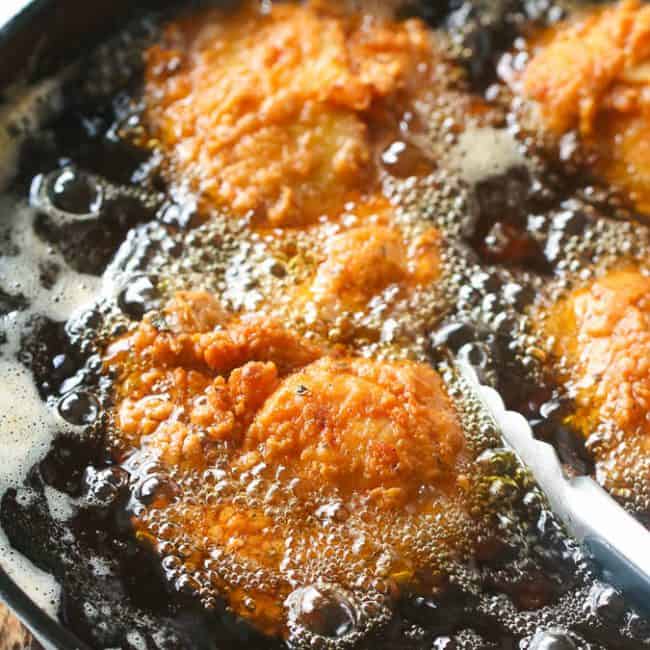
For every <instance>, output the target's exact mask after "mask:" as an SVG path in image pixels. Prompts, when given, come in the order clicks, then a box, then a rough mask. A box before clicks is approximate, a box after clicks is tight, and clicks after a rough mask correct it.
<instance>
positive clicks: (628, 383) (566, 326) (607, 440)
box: [544, 267, 650, 489]
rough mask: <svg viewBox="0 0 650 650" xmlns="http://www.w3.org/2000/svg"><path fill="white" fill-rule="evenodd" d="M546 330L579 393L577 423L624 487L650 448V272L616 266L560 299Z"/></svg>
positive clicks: (609, 477)
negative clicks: (628, 474) (626, 476)
mask: <svg viewBox="0 0 650 650" xmlns="http://www.w3.org/2000/svg"><path fill="white" fill-rule="evenodd" d="M544 332H545V334H546V335H548V336H551V337H553V339H552V340H553V350H552V351H553V354H554V356H555V357H556V359H557V360H558V361H559V363H560V364H561V365H560V368H561V369H560V375H561V377H562V379H563V380H564V381H565V382H567V384H568V386H569V388H570V391H571V393H572V394H573V395H574V397H575V403H576V410H575V413H574V414H573V415H572V416H571V417H570V423H571V424H572V425H573V426H574V427H576V428H577V429H578V430H579V431H580V432H581V433H583V434H584V435H585V437H590V436H591V443H592V445H591V446H592V448H594V450H595V456H596V462H597V470H598V473H599V477H600V478H601V480H602V481H603V482H605V483H606V484H607V485H608V486H609V487H610V488H614V489H624V488H625V486H624V485H623V484H622V483H623V482H622V481H621V477H622V475H623V474H625V473H626V472H627V469H628V468H626V465H634V464H636V465H637V470H640V468H641V467H642V466H643V465H644V464H647V462H648V452H650V277H648V276H647V275H645V274H644V273H642V272H641V271H639V270H638V269H636V268H632V267H631V268H623V269H619V270H612V271H608V272H607V273H606V274H605V275H603V276H602V277H600V278H598V279H596V280H594V281H592V282H591V283H590V284H588V285H587V286H585V287H582V288H578V289H575V290H574V291H573V292H571V293H570V294H569V295H568V296H567V297H566V298H565V299H563V300H561V301H560V302H559V303H558V304H557V305H554V306H553V307H552V308H551V309H550V311H549V315H548V318H547V321H546V325H545V329H544ZM632 473H634V471H633V472H632ZM629 487H630V486H629V485H628V486H627V488H629Z"/></svg>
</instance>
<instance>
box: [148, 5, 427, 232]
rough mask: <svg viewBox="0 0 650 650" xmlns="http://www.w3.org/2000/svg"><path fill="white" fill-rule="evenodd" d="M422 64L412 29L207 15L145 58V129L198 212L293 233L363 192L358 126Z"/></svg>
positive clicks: (413, 82) (419, 28) (369, 18)
mask: <svg viewBox="0 0 650 650" xmlns="http://www.w3.org/2000/svg"><path fill="white" fill-rule="evenodd" d="M430 56H431V48H430V43H429V35H428V32H427V29H426V27H425V25H424V23H422V22H421V21H418V20H409V21H406V22H403V23H397V22H394V21H392V20H389V19H387V18H380V17H377V16H373V15H372V14H370V13H367V14H366V13H358V12H352V13H347V12H343V11H341V12H340V13H339V12H338V11H337V10H336V9H333V8H332V7H328V8H325V7H324V6H323V4H322V3H316V2H314V3H306V4H291V3H286V4H285V3H277V4H273V5H272V7H271V8H270V9H269V10H268V11H262V10H261V9H260V8H259V6H258V5H256V4H254V3H248V4H247V5H245V7H244V8H242V9H241V10H238V11H237V12H236V13H232V14H229V13H224V12H223V11H219V10H207V11H203V12H201V13H198V14H195V15H192V16H191V17H189V18H187V19H184V20H178V21H175V22H173V23H170V24H169V25H168V27H167V29H166V31H165V34H164V37H163V40H162V42H161V43H160V44H159V45H156V46H154V47H152V48H151V49H150V50H149V51H148V53H147V62H146V89H145V102H146V113H145V115H146V123H147V127H148V130H149V131H150V134H151V136H152V137H153V138H154V139H155V141H156V142H157V143H159V144H160V146H161V147H162V149H163V150H164V151H165V152H166V153H167V155H168V157H169V159H170V161H171V168H170V170H169V173H170V174H171V176H172V177H175V179H176V181H178V180H179V177H180V178H183V179H184V180H187V181H189V183H190V185H191V188H192V189H193V190H194V191H198V192H199V194H200V195H201V196H202V198H203V202H204V207H207V208H208V209H209V208H211V207H226V208H228V209H230V210H232V211H233V212H234V213H235V214H238V215H245V214H247V213H249V212H250V213H254V214H256V215H257V216H258V217H259V218H261V219H263V220H266V221H267V222H268V223H270V224H271V225H280V226H286V225H303V224H307V223H311V222H313V221H314V220H316V219H317V218H318V217H320V216H322V215H329V216H336V214H338V212H339V211H340V210H341V209H342V207H343V204H344V203H345V201H347V200H350V199H357V198H359V197H362V196H363V195H364V194H365V193H367V192H368V191H369V189H370V188H371V181H372V175H373V174H372V168H373V165H374V161H373V152H372V147H371V142H370V137H369V134H368V126H367V121H368V116H369V114H370V113H371V112H372V111H373V110H374V109H375V107H376V105H377V103H378V102H381V101H387V102H389V104H391V103H394V102H395V98H396V97H397V95H398V94H401V95H402V96H404V95H405V96H408V95H409V94H413V93H414V92H416V91H417V89H418V85H422V83H423V79H424V78H425V76H426V69H427V65H426V62H427V60H428V59H429V58H430Z"/></svg>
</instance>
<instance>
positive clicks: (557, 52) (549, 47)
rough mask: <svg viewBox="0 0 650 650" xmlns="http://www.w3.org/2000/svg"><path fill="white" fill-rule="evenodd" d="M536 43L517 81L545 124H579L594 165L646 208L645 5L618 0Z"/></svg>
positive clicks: (649, 187) (649, 185)
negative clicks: (593, 156) (616, 2)
mask: <svg viewBox="0 0 650 650" xmlns="http://www.w3.org/2000/svg"><path fill="white" fill-rule="evenodd" d="M533 44H534V46H535V47H534V50H535V53H534V56H533V58H532V60H531V61H530V63H529V64H528V66H527V67H526V70H525V72H524V74H523V78H522V80H521V81H522V89H523V93H524V94H525V95H526V96H527V97H529V98H531V99H534V100H536V101H537V102H538V104H539V107H540V112H541V116H542V119H543V121H544V123H545V125H546V127H547V128H549V129H550V130H551V131H553V132H554V133H556V134H564V133H566V132H568V131H570V130H573V129H576V130H577V131H578V132H579V134H580V136H581V138H582V140H583V142H584V143H585V144H587V145H588V146H589V147H590V148H591V149H592V150H593V152H594V154H595V170H596V173H597V174H598V175H600V176H602V177H603V178H605V179H606V180H607V181H609V182H610V183H612V184H614V185H616V186H619V187H621V188H622V189H624V190H625V191H626V192H627V193H628V194H629V195H630V197H631V199H632V201H633V202H634V203H635V204H636V205H637V207H638V208H639V209H641V210H644V211H650V164H649V163H648V161H649V160H650V158H648V155H647V154H648V151H649V150H650V7H648V6H646V5H644V4H642V3H641V2H639V1H638V0H622V2H620V3H618V4H617V5H615V6H613V7H608V8H606V9H595V10H593V11H591V12H590V13H587V14H586V15H585V14H579V15H578V16H577V17H576V18H574V19H570V20H569V21H568V22H567V23H563V24H561V25H559V26H555V27H552V28H550V29H549V30H548V32H546V33H542V34H541V35H540V36H539V37H538V38H537V39H535V40H534V41H533Z"/></svg>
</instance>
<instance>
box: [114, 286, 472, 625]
mask: <svg viewBox="0 0 650 650" xmlns="http://www.w3.org/2000/svg"><path fill="white" fill-rule="evenodd" d="M165 319H166V320H167V321H168V322H170V323H174V324H175V326H174V328H173V329H164V328H161V324H160V321H159V320H158V319H156V320H155V321H154V322H155V323H156V324H157V325H158V327H159V328H160V329H156V327H154V325H153V323H152V322H149V321H147V320H145V321H143V322H142V323H141V324H140V325H139V326H138V327H137V329H136V330H135V331H133V332H131V333H129V334H127V335H126V336H125V337H124V338H122V339H120V340H118V341H116V342H115V343H114V344H113V345H112V346H109V348H108V349H107V352H106V357H105V358H106V366H107V368H108V369H110V370H111V371H112V373H113V376H114V377H115V408H114V433H113V437H114V440H113V442H114V449H115V457H116V460H117V461H118V462H124V463H127V465H128V466H129V467H131V468H133V467H136V465H137V464H136V465H134V464H133V463H134V459H138V458H139V457H141V456H142V457H144V458H145V460H144V461H143V464H144V465H145V466H151V465H152V464H153V465H155V466H156V467H158V468H160V469H158V470H156V471H158V473H159V474H161V475H166V476H168V477H169V478H168V479H167V481H168V483H169V482H171V483H173V484H174V485H175V487H174V488H173V489H172V488H169V489H166V490H159V491H158V492H157V493H156V495H155V496H154V498H153V500H151V501H150V502H147V505H146V507H145V506H142V507H141V508H140V509H139V510H137V511H136V514H135V515H134V519H133V523H134V526H135V529H136V531H137V535H138V537H139V538H140V539H142V540H147V541H148V543H150V544H152V545H153V546H154V547H155V548H157V549H158V550H159V552H160V553H161V554H164V553H165V552H170V551H169V549H170V548H173V547H174V544H181V542H180V541H178V540H181V539H182V540H185V541H183V542H182V543H183V544H185V547H186V548H188V549H190V550H188V551H185V552H184V553H185V555H184V557H186V558H187V559H186V562H189V563H190V564H191V565H192V566H204V565H206V563H207V565H210V562H212V563H216V565H218V566H219V567H226V566H229V564H228V563H230V564H232V565H233V566H236V567H238V568H237V569H236V570H235V571H234V572H232V571H231V572H230V573H228V571H227V570H226V569H222V570H220V571H217V572H213V573H210V576H211V578H210V580H211V581H212V582H211V585H212V587H211V588H212V589H216V590H217V592H218V593H219V594H220V595H221V596H222V597H223V598H225V600H226V601H227V602H228V604H229V607H230V608H231V609H232V610H233V611H235V612H236V613H237V614H239V615H241V616H244V617H246V618H248V619H249V620H251V622H253V624H254V625H256V626H257V627H258V628H259V629H261V630H263V631H264V632H266V633H268V634H280V635H281V634H284V633H285V632H286V616H287V612H286V605H285V601H286V599H287V597H288V596H289V594H290V593H291V591H292V590H293V589H295V584H296V581H298V582H299V583H303V584H310V582H311V581H313V580H316V579H318V577H319V576H320V577H321V578H323V579H326V580H343V579H344V576H345V575H346V572H348V571H349V567H350V565H349V561H348V560H345V558H346V557H347V555H346V554H349V553H351V552H352V551H351V550H350V549H353V548H356V550H355V551H354V562H356V565H355V567H356V568H355V572H354V580H353V581H352V582H350V586H352V585H353V584H354V583H355V582H356V581H357V580H358V579H359V575H360V574H359V573H358V572H359V571H360V572H362V573H363V574H364V575H367V576H368V580H371V579H372V577H373V576H374V578H375V579H377V578H378V577H380V576H381V579H382V580H390V581H391V584H393V583H394V585H395V586H394V588H395V589H397V584H398V583H399V581H400V580H407V581H413V580H415V576H416V574H418V575H420V574H421V575H428V574H427V571H429V572H433V571H434V568H432V567H433V563H434V560H433V559H432V558H434V557H437V554H438V553H439V552H441V549H444V552H445V553H447V554H449V553H451V554H452V555H453V553H454V552H457V550H455V549H454V545H455V544H459V542H458V539H459V538H460V537H461V532H460V531H462V530H463V529H465V528H466V525H467V522H466V518H467V517H468V516H469V515H468V514H467V512H466V501H465V499H466V497H465V490H466V488H467V484H468V478H467V468H468V464H469V451H468V449H467V446H466V443H465V438H464V434H463V430H462V427H461V423H460V421H459V418H458V415H457V413H456V411H455V409H454V407H453V405H452V403H451V400H450V398H449V397H448V395H447V393H446V391H445V387H444V385H443V382H442V380H441V378H440V377H439V375H438V374H437V373H436V372H435V371H434V370H433V369H432V368H430V367H429V366H428V365H425V364H420V363H415V362H412V361H394V362H389V361H376V360H372V359H364V358H358V357H353V356H350V355H349V353H345V352H344V351H342V350H340V349H331V348H327V347H325V346H324V345H320V344H317V343H313V342H310V341H308V340H305V339H304V338H303V337H301V336H299V335H298V334H296V333H294V332H291V331H289V330H286V329H284V328H283V327H282V326H281V325H280V324H278V323H277V322H275V321H273V320H272V319H270V318H269V317H267V316H264V315H261V314H253V315H248V316H242V317H236V318H232V317H231V318H230V319H226V320H222V317H221V315H220V312H219V310H218V304H217V303H216V301H214V300H210V299H209V298H208V294H204V293H195V294H192V293H186V292H184V293H181V294H179V295H177V296H176V297H175V299H174V300H173V301H172V302H171V303H170V304H169V305H168V307H167V309H166V310H165ZM213 320H217V321H219V322H217V323H215V325H214V326H213V327H212V329H208V325H207V324H208V323H209V324H212V322H213ZM181 325H182V326H181ZM192 327H196V328H197V331H192ZM132 471H133V472H134V473H135V474H136V475H137V471H139V470H135V469H132ZM172 477H173V479H172ZM353 520H354V522H355V523H354V525H352V524H350V525H348V523H349V521H353ZM434 522H435V524H434ZM174 531H175V532H174ZM364 531H365V532H364ZM407 531H408V535H414V534H415V533H414V532H413V531H420V532H418V533H417V534H418V535H419V536H420V537H419V538H418V539H419V540H420V541H419V542H418V544H417V545H414V544H412V543H407V541H405V540H408V539H410V538H409V537H408V535H407ZM315 540H319V541H318V543H316V542H315ZM363 540H367V541H366V542H363V543H361V542H362V541H363ZM370 540H372V543H370ZM360 544H361V545H360ZM364 544H365V545H364ZM377 544H380V545H381V547H382V548H383V549H384V550H383V551H382V552H381V553H380V552H379V551H378V550H377V548H378V547H377V546H376V545H377ZM359 545H360V546H359ZM357 547H358V548H357ZM165 549H166V550H165ZM191 549H194V550H191ZM297 549H300V550H297ZM423 549H429V550H427V551H426V553H429V555H426V553H425V550H423ZM344 560H345V561H344ZM319 567H320V568H319ZM248 575H252V576H255V578H254V580H252V582H247V581H246V580H247V579H245V577H244V576H248ZM224 576H225V577H224ZM228 576H230V577H228ZM345 579H346V580H347V579H349V576H348V578H345ZM251 602H254V603H255V606H254V607H252V606H251Z"/></svg>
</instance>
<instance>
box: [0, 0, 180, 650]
mask: <svg viewBox="0 0 650 650" xmlns="http://www.w3.org/2000/svg"><path fill="white" fill-rule="evenodd" d="M0 2H2V0H0ZM164 4H168V3H167V2H166V1H165V0H158V1H156V0H142V1H140V2H132V1H130V0H32V2H30V3H29V4H28V5H27V6H26V7H25V8H24V9H22V10H21V11H20V12H19V13H18V14H17V15H16V16H14V17H13V18H12V19H11V20H9V21H8V22H7V23H6V24H5V25H3V26H1V27H0V101H1V98H2V91H3V90H4V89H6V88H7V87H8V86H9V85H10V84H11V83H12V82H15V81H17V80H21V81H23V80H24V81H27V82H35V81H38V80H39V79H41V78H43V77H45V76H47V75H48V74H52V73H54V72H55V71H56V70H57V69H59V68H60V67H61V66H62V65H64V64H65V63H66V62H69V61H71V60H73V59H74V58H75V57H78V56H79V55H80V54H81V53H82V52H83V51H84V50H85V49H87V48H90V47H92V46H93V44H95V43H97V42H99V41H100V40H101V39H102V38H104V37H106V36H107V35H108V34H109V33H110V32H111V31H113V30H115V29H117V28H118V27H119V26H120V24H122V23H123V22H124V21H125V20H126V19H127V17H128V16H130V15H133V14H135V13H137V12H141V11H145V10H147V9H152V8H154V7H157V8H159V7H161V6H163V5H164ZM1 435H2V432H0V436H1ZM0 600H3V601H5V602H6V604H7V605H8V606H9V607H10V608H11V609H13V611H14V612H15V613H16V614H17V615H18V616H19V618H21V619H22V620H23V622H24V623H25V624H26V625H27V626H28V627H29V628H30V629H31V630H32V631H33V632H34V633H35V634H36V636H37V637H38V639H39V640H40V641H42V642H43V643H44V644H46V645H47V646H48V647H52V648H61V649H65V650H68V649H69V650H76V649H79V650H89V648H88V646H87V645H86V644H85V643H82V642H81V641H79V640H78V639H77V638H76V637H75V636H74V635H73V634H71V633H70V632H68V631H67V630H66V629H65V628H64V627H63V626H62V625H61V624H60V623H59V622H58V621H55V620H53V619H52V618H51V617H50V616H49V615H48V614H46V613H45V612H43V611H42V610H41V609H40V608H39V607H38V606H37V605H36V604H35V603H34V602H33V601H32V599H31V598H30V597H29V596H28V595H27V594H26V593H24V592H23V591H22V590H21V589H20V588H19V587H18V586H17V585H16V584H15V583H14V581H13V580H12V579H11V578H10V577H9V576H8V575H7V573H6V572H5V571H4V569H3V567H1V566H0Z"/></svg>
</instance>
